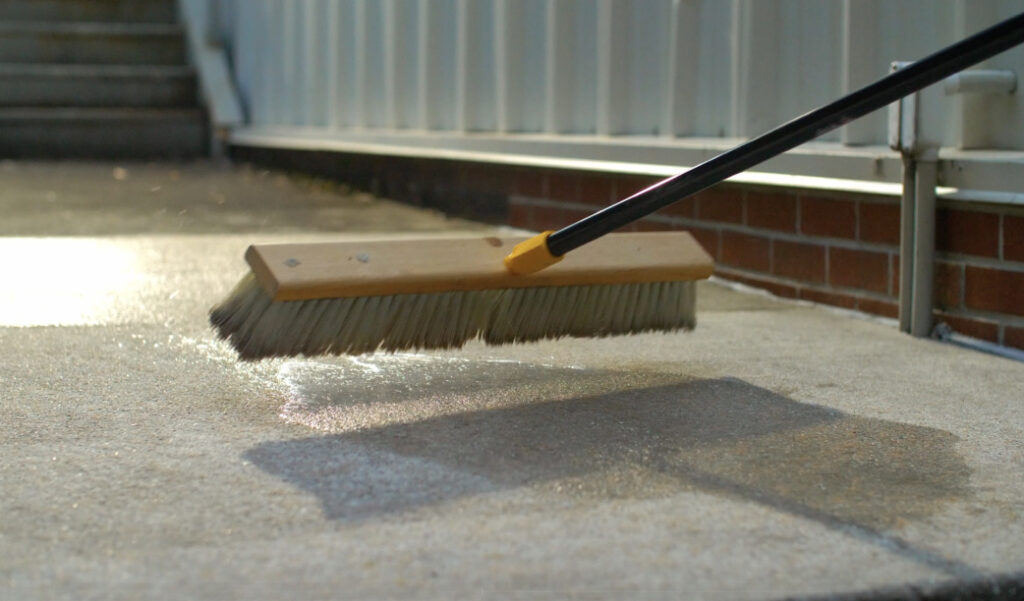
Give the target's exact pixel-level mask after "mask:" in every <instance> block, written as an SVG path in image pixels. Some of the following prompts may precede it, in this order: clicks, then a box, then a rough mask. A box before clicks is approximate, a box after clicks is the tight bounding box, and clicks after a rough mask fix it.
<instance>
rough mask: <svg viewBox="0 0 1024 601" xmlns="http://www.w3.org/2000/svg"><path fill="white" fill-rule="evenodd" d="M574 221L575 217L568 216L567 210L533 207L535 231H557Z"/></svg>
mask: <svg viewBox="0 0 1024 601" xmlns="http://www.w3.org/2000/svg"><path fill="white" fill-rule="evenodd" d="M573 221H574V219H573V217H572V216H569V215H567V214H566V210H565V209H563V208H561V207H550V206H544V207H542V206H534V207H533V229H535V230H541V231H543V230H557V229H558V228H561V227H564V226H566V225H569V224H570V223H572V222H573Z"/></svg>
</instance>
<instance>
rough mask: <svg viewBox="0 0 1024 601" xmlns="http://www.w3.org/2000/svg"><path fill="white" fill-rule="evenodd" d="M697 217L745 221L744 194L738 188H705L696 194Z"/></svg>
mask: <svg viewBox="0 0 1024 601" xmlns="http://www.w3.org/2000/svg"><path fill="white" fill-rule="evenodd" d="M696 199H697V218H698V219H704V220H707V221H724V222H726V223H743V194H742V193H741V192H739V191H736V190H727V189H718V188H713V189H711V190H705V191H703V192H701V193H699V194H697V196H696Z"/></svg>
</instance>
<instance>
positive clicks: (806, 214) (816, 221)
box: [800, 196, 857, 239]
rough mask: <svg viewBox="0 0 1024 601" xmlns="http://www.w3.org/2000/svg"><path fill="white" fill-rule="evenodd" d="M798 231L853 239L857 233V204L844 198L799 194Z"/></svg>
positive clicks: (812, 234) (813, 234)
mask: <svg viewBox="0 0 1024 601" xmlns="http://www.w3.org/2000/svg"><path fill="white" fill-rule="evenodd" d="M800 233H802V234H808V235H811V236H827V237H829V238H850V239H853V238H854V237H856V235H857V206H856V205H855V204H854V203H853V202H850V201H846V200H832V199H828V198H813V197H806V196H801V197H800Z"/></svg>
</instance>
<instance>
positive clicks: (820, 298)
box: [800, 288, 857, 309]
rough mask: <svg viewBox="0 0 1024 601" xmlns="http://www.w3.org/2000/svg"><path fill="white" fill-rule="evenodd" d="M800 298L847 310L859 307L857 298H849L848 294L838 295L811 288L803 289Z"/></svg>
mask: <svg viewBox="0 0 1024 601" xmlns="http://www.w3.org/2000/svg"><path fill="white" fill-rule="evenodd" d="M800 298H802V299H803V300H808V301H811V302H812V303H821V304H823V305H832V306H833V307H844V308H846V309H853V308H854V307H856V306H857V298H856V297H853V296H849V295H847V294H836V293H834V292H823V291H821V290H813V289H811V288H801V289H800Z"/></svg>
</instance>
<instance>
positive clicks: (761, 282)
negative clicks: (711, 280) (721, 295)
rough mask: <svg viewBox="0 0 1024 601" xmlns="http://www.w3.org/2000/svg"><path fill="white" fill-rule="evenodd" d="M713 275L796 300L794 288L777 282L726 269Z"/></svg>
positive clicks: (717, 270)
mask: <svg viewBox="0 0 1024 601" xmlns="http://www.w3.org/2000/svg"><path fill="white" fill-rule="evenodd" d="M723 233H725V232H723ZM715 275H719V276H721V277H723V278H725V279H728V280H732V281H734V282H739V283H741V284H746V285H747V286H751V287H754V288H760V289H762V290H767V291H768V292H771V293H772V294H774V295H775V296H781V297H782V298H796V296H797V288H796V286H792V285H790V284H785V283H782V282H779V281H777V280H772V279H766V278H757V277H750V276H748V275H743V274H739V273H735V272H732V271H730V270H729V269H727V268H726V269H721V268H719V269H716V271H715Z"/></svg>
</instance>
